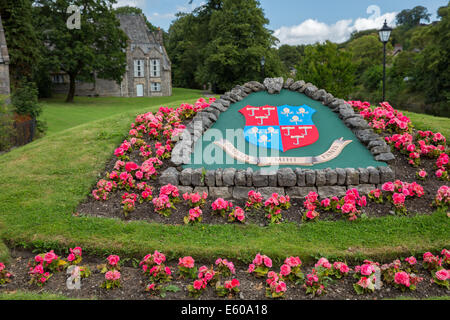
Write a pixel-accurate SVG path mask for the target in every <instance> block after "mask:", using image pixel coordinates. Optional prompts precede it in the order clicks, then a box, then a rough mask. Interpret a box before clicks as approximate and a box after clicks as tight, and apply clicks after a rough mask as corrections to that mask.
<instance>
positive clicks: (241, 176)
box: [234, 170, 247, 186]
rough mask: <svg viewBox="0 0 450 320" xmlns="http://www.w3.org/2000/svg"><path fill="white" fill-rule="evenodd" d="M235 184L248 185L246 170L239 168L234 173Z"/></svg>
mask: <svg viewBox="0 0 450 320" xmlns="http://www.w3.org/2000/svg"><path fill="white" fill-rule="evenodd" d="M234 185H235V186H246V185H247V177H246V176H245V170H237V171H236V174H235V175H234Z"/></svg>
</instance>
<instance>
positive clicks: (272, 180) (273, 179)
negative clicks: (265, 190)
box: [268, 172, 278, 187]
mask: <svg viewBox="0 0 450 320" xmlns="http://www.w3.org/2000/svg"><path fill="white" fill-rule="evenodd" d="M268 178H269V187H277V186H278V176H277V173H276V172H273V173H271V174H269V175H268Z"/></svg>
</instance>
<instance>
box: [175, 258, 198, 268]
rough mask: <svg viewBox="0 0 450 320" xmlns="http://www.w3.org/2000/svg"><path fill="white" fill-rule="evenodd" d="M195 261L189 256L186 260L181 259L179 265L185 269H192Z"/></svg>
mask: <svg viewBox="0 0 450 320" xmlns="http://www.w3.org/2000/svg"><path fill="white" fill-rule="evenodd" d="M194 264H195V260H194V258H192V257H191V256H187V257H184V258H179V260H178V265H181V266H183V267H185V268H188V269H191V268H193V267H194Z"/></svg>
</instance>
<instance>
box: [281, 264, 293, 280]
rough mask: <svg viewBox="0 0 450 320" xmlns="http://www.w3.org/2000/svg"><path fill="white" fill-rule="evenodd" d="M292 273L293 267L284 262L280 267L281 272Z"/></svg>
mask: <svg viewBox="0 0 450 320" xmlns="http://www.w3.org/2000/svg"><path fill="white" fill-rule="evenodd" d="M290 273H291V267H290V266H289V265H287V264H283V265H282V266H281V268H280V274H281V275H282V276H284V277H285V276H288V275H289V274H290Z"/></svg>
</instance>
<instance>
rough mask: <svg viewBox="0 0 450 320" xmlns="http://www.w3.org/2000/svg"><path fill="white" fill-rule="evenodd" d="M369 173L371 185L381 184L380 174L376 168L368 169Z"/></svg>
mask: <svg viewBox="0 0 450 320" xmlns="http://www.w3.org/2000/svg"><path fill="white" fill-rule="evenodd" d="M367 170H368V171H369V183H370V184H379V183H380V172H379V171H378V170H377V169H376V168H374V167H367Z"/></svg>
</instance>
